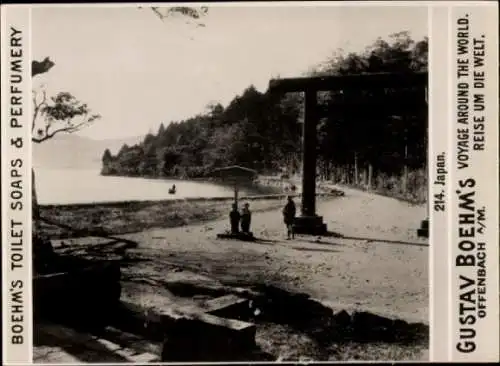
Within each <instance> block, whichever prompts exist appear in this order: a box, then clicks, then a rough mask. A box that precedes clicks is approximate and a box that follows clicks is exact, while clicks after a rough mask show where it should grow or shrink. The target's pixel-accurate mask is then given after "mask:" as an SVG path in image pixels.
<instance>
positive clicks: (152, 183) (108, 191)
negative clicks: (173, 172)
mask: <svg viewBox="0 0 500 366" xmlns="http://www.w3.org/2000/svg"><path fill="white" fill-rule="evenodd" d="M35 179H36V187H37V194H38V201H39V203H40V204H69V203H91V202H111V201H128V200H141V201H146V200H163V199H176V198H192V197H232V196H233V195H234V193H233V190H232V189H231V188H230V187H226V186H222V185H218V184H214V183H207V182H194V181H186V180H160V179H146V178H128V177H109V176H106V177H103V176H101V175H99V170H69V169H64V170H55V169H52V170H49V169H36V168H35ZM172 184H175V185H176V187H177V193H176V194H175V195H171V194H169V193H168V189H169V188H170V187H171V186H172ZM240 194H241V195H249V194H251V192H249V191H245V190H242V191H241V193H240Z"/></svg>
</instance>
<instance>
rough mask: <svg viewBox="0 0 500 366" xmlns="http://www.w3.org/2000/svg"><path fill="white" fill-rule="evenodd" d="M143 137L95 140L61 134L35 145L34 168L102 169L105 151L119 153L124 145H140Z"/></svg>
mask: <svg viewBox="0 0 500 366" xmlns="http://www.w3.org/2000/svg"><path fill="white" fill-rule="evenodd" d="M142 139H143V136H137V137H129V138H124V139H106V140H94V139H90V138H87V137H82V136H77V135H74V134H60V135H56V136H54V138H52V139H50V140H47V141H44V142H42V143H40V144H36V143H34V144H33V166H34V167H35V168H46V169H65V168H72V169H100V168H101V165H102V162H101V158H102V155H103V153H104V150H105V149H109V150H110V151H111V153H113V154H115V153H117V152H118V150H119V149H120V147H121V146H122V145H123V144H127V145H129V146H131V145H134V144H137V143H139V142H140V141H141V140H142Z"/></svg>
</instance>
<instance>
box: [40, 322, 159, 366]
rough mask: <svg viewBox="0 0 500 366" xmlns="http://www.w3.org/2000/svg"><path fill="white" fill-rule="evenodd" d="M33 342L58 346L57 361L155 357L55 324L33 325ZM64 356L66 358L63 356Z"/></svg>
mask: <svg viewBox="0 0 500 366" xmlns="http://www.w3.org/2000/svg"><path fill="white" fill-rule="evenodd" d="M36 328H37V329H36V332H37V342H35V345H36V344H37V343H40V344H42V345H44V344H53V345H58V349H57V350H56V352H58V353H59V354H60V356H61V359H64V358H67V359H74V358H77V359H79V360H80V361H85V362H132V363H135V362H153V361H158V360H159V359H160V355H159V354H153V353H149V352H141V351H136V350H134V349H131V348H128V347H123V346H122V345H119V344H116V343H114V342H111V341H109V340H107V339H103V338H101V337H97V336H95V335H92V334H89V333H85V332H78V331H76V330H74V329H71V328H67V327H64V326H62V325H59V324H51V323H44V324H37V326H36ZM65 355H66V356H65Z"/></svg>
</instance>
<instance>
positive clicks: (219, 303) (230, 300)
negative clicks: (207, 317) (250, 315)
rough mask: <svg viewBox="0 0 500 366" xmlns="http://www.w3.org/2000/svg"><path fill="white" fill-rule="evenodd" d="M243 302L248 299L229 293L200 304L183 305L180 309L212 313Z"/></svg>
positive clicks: (241, 304)
mask: <svg viewBox="0 0 500 366" xmlns="http://www.w3.org/2000/svg"><path fill="white" fill-rule="evenodd" d="M245 303H248V299H244V298H242V297H239V296H236V295H233V294H229V295H224V296H220V297H216V298H215V299H211V300H208V301H206V302H205V303H204V304H203V305H200V306H189V307H183V308H182V311H186V312H189V313H213V312H220V311H223V310H224V309H227V308H230V307H233V306H243V305H244V304H245Z"/></svg>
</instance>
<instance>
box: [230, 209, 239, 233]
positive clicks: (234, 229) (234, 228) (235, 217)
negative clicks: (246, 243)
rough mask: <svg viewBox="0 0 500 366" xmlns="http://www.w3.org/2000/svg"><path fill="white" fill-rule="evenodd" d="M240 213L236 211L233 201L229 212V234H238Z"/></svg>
mask: <svg viewBox="0 0 500 366" xmlns="http://www.w3.org/2000/svg"><path fill="white" fill-rule="evenodd" d="M240 218H241V215H240V213H239V211H238V205H237V204H236V203H233V209H232V210H231V212H229V222H230V223H231V234H238V233H239V231H240Z"/></svg>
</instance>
